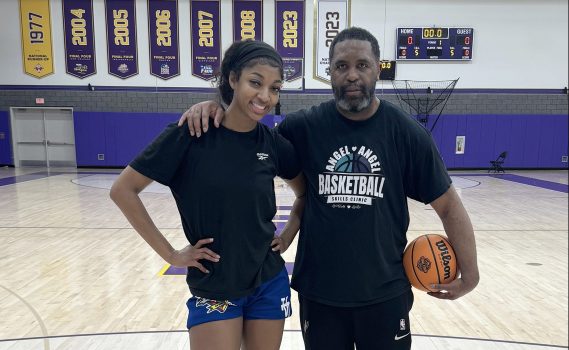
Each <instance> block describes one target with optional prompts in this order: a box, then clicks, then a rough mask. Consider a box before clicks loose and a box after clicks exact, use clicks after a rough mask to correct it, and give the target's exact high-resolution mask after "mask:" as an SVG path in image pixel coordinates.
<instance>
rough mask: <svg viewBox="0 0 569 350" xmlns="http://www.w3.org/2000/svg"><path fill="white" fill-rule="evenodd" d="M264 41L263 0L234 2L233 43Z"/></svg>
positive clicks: (237, 0)
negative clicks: (252, 40) (247, 40)
mask: <svg viewBox="0 0 569 350" xmlns="http://www.w3.org/2000/svg"><path fill="white" fill-rule="evenodd" d="M245 39H254V40H263V0H233V41H241V40H245Z"/></svg>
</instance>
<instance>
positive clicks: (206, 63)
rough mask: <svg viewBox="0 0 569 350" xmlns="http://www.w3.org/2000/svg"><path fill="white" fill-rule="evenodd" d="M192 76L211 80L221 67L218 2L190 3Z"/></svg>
mask: <svg viewBox="0 0 569 350" xmlns="http://www.w3.org/2000/svg"><path fill="white" fill-rule="evenodd" d="M190 13H191V14H192V21H191V23H192V30H191V32H192V75H194V76H196V77H199V78H201V79H203V80H211V79H213V78H214V77H215V74H216V73H217V72H218V71H219V67H220V65H221V34H220V19H219V16H220V2H219V0H201V1H194V0H191V1H190Z"/></svg>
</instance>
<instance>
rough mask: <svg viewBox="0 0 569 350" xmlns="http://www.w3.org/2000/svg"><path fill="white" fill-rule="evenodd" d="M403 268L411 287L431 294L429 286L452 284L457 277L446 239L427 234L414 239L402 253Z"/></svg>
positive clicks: (453, 254) (449, 246)
mask: <svg viewBox="0 0 569 350" xmlns="http://www.w3.org/2000/svg"><path fill="white" fill-rule="evenodd" d="M403 266H404V267H405V273H406V274H407V278H409V281H410V282H411V285H412V286H413V287H415V288H417V289H419V290H422V291H425V292H433V291H434V290H433V289H432V288H431V287H430V285H431V284H433V283H435V284H446V283H449V282H452V281H453V280H454V279H455V278H456V275H457V262H456V255H455V253H454V250H453V249H452V246H451V245H450V243H449V241H448V239H447V238H446V237H445V236H441V235H437V234H427V235H423V236H420V237H417V238H416V239H414V240H413V241H412V242H411V243H409V245H408V246H407V248H405V252H404V253H403Z"/></svg>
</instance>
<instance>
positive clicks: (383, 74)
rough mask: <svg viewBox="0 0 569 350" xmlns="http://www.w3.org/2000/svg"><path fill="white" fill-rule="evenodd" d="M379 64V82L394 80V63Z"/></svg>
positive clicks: (384, 62) (382, 62) (385, 61)
mask: <svg viewBox="0 0 569 350" xmlns="http://www.w3.org/2000/svg"><path fill="white" fill-rule="evenodd" d="M380 63H381V70H380V71H379V80H395V64H396V61H387V60H382V61H381V62H380Z"/></svg>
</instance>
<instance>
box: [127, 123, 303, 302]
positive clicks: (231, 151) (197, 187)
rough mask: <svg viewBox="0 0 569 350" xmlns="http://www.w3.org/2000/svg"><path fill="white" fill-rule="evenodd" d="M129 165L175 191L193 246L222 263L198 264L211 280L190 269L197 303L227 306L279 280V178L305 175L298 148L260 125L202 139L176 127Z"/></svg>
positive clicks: (216, 132)
mask: <svg viewBox="0 0 569 350" xmlns="http://www.w3.org/2000/svg"><path fill="white" fill-rule="evenodd" d="M130 166H131V167H132V168H134V169H135V170H136V171H138V172H139V173H141V174H143V175H145V176H147V177H149V178H151V179H153V180H155V181H157V182H159V183H161V184H163V185H166V186H168V187H170V189H171V191H172V194H173V196H174V199H175V200H176V204H177V206H178V211H179V212H180V216H181V219H182V227H183V229H184V233H185V234H186V237H187V238H188V241H189V242H190V243H191V244H192V245H195V244H196V242H197V241H199V240H200V239H203V238H208V237H213V238H214V241H213V242H212V243H211V244H208V245H206V247H208V248H210V249H211V250H213V251H214V252H215V253H217V254H219V255H220V256H221V258H220V261H219V262H217V263H212V262H209V261H207V260H200V262H201V263H202V264H203V265H204V267H205V268H206V269H208V270H209V271H210V273H209V274H204V273H202V272H201V271H200V270H198V269H197V268H192V267H190V268H188V274H187V278H186V280H187V282H188V285H189V287H190V291H191V293H192V294H193V295H195V296H200V297H204V298H208V299H215V300H228V299H235V298H240V297H244V296H246V295H248V294H250V293H251V292H252V291H253V290H254V288H256V287H258V286H259V285H260V284H261V283H263V282H266V281H268V280H269V279H271V278H273V277H274V276H276V275H277V274H278V273H279V272H280V271H281V269H282V268H283V265H284V261H283V259H282V258H281V256H280V254H279V252H273V251H272V249H271V247H270V243H271V240H272V238H273V236H274V233H275V225H274V223H273V222H272V219H273V217H274V215H275V214H276V202H275V193H274V186H273V179H274V177H275V176H277V175H278V176H280V177H283V178H286V179H292V178H294V177H295V176H296V175H298V173H299V172H300V168H299V164H298V160H297V158H296V154H295V152H294V148H293V147H292V145H291V144H290V143H289V142H288V141H286V140H285V139H284V138H283V137H282V136H280V135H278V134H277V133H276V132H275V131H273V130H271V129H269V128H267V127H266V126H264V125H262V124H258V125H257V126H256V127H255V129H254V130H252V131H250V132H235V131H232V130H229V129H226V128H225V127H223V126H221V127H220V128H219V129H217V128H213V127H212V128H210V129H209V132H208V133H206V134H204V136H202V137H201V138H195V137H190V135H189V133H188V130H187V128H186V127H177V125H176V124H170V125H169V126H168V127H167V128H166V130H165V131H163V132H162V134H160V135H159V136H158V137H157V138H156V139H155V140H154V141H153V142H152V144H150V145H149V146H148V147H147V148H146V149H145V150H144V151H143V152H142V153H140V154H139V155H138V156H137V157H136V158H135V159H134V160H133V161H132V162H131V163H130Z"/></svg>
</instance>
